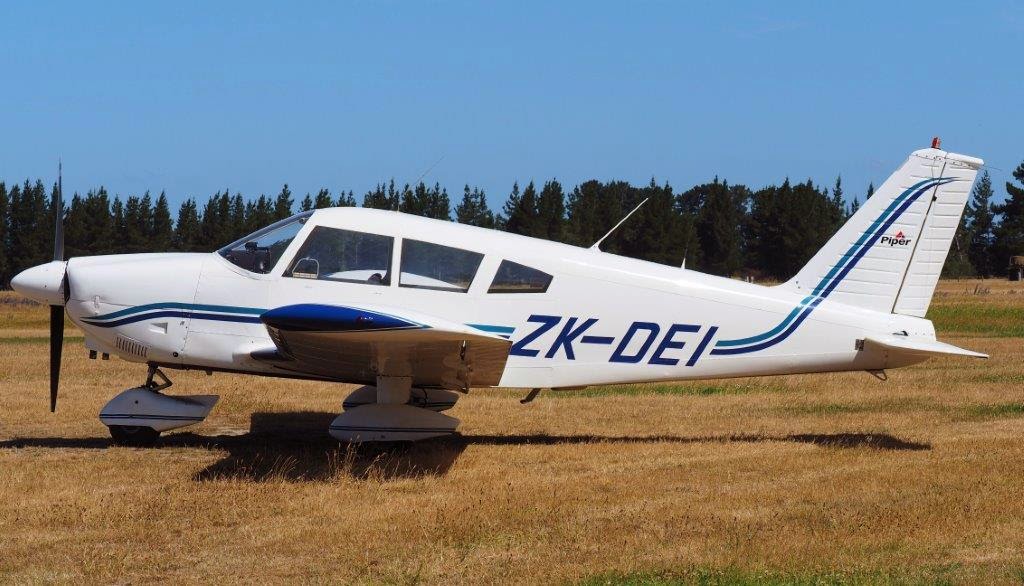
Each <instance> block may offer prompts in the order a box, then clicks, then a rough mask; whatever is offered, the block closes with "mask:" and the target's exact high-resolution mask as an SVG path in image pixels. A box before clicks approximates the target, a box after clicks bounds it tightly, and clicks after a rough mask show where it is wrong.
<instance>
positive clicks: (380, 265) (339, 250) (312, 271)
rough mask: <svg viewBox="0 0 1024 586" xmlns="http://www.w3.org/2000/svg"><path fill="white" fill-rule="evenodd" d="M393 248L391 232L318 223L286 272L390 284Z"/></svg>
mask: <svg viewBox="0 0 1024 586" xmlns="http://www.w3.org/2000/svg"><path fill="white" fill-rule="evenodd" d="M393 248H394V238H392V237H391V236H381V235H379V234H367V233H365V232H354V231H352V230H341V229H339V228H328V227H326V226H317V227H315V228H313V231H312V232H310V234H309V237H308V238H306V241H305V242H303V243H302V247H301V248H300V249H299V252H298V254H296V255H295V259H294V260H293V261H292V263H291V266H290V267H288V270H287V271H285V273H284V276H286V277H293V278H296V279H318V280H321V281H341V282H344V283H365V284H368V285H388V284H390V283H391V253H392V249H393Z"/></svg>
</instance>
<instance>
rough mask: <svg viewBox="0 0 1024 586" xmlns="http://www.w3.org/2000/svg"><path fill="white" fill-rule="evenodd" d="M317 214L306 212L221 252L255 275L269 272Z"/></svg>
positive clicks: (263, 230) (240, 240)
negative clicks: (310, 218) (307, 222)
mask: <svg viewBox="0 0 1024 586" xmlns="http://www.w3.org/2000/svg"><path fill="white" fill-rule="evenodd" d="M311 215H313V212H311V211H310V212H302V213H301V214H296V215H294V216H291V217H290V218H285V219H283V220H281V221H279V222H274V223H273V224H271V225H269V226H267V227H266V228H262V229H260V230H257V231H255V232H253V233H252V234H249V235H248V236H246V237H245V238H241V239H239V240H235V241H234V242H232V243H231V244H228V245H227V246H225V247H224V248H221V249H220V250H218V251H217V254H219V255H221V256H223V257H224V258H225V259H227V260H228V261H229V262H231V263H232V264H234V265H236V266H238V267H241V268H243V269H245V270H247V271H251V272H253V273H259V274H261V275H265V274H267V273H269V272H270V271H271V270H272V269H273V268H274V265H276V264H277V261H279V260H280V259H281V255H282V254H284V251H285V250H286V249H287V248H288V245H289V244H291V243H292V240H294V239H295V236H296V235H298V233H299V230H302V226H304V225H305V223H306V220H308V219H309V216H311Z"/></svg>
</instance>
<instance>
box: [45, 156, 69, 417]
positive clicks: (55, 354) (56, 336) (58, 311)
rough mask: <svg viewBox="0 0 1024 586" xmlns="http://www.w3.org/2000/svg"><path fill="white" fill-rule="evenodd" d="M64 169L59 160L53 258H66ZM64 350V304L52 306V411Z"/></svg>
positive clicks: (64, 281) (64, 283)
mask: <svg viewBox="0 0 1024 586" xmlns="http://www.w3.org/2000/svg"><path fill="white" fill-rule="evenodd" d="M62 175H63V169H62V164H61V162H60V161H58V162H57V190H56V191H54V193H53V199H52V201H51V202H50V207H52V208H53V216H54V229H53V231H54V236H53V260H55V261H63V260H64V194H63V191H64V189H63V185H62ZM63 289H64V301H65V302H66V301H67V300H68V294H69V293H70V291H69V290H68V274H67V267H65V269H64V279H63ZM63 350H64V306H62V305H51V306H50V412H51V413H53V412H54V411H56V410H57V387H58V386H59V384H60V357H61V353H62V351H63Z"/></svg>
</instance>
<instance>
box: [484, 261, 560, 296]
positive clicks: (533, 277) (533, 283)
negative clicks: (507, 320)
mask: <svg viewBox="0 0 1024 586" xmlns="http://www.w3.org/2000/svg"><path fill="white" fill-rule="evenodd" d="M550 284H551V275H549V274H547V273H545V272H543V271H538V270H537V269H531V268H530V267H528V266H525V265H521V264H519V263H515V262H512V261H510V260H503V261H501V265H500V266H499V267H498V272H497V273H495V274H494V280H493V281H491V286H490V288H489V289H487V292H488V293H543V292H545V291H547V290H548V286H549V285H550Z"/></svg>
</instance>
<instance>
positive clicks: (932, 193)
mask: <svg viewBox="0 0 1024 586" xmlns="http://www.w3.org/2000/svg"><path fill="white" fill-rule="evenodd" d="M982 164H983V162H982V160H981V159H976V158H974V157H968V156H965V155H958V154H955V153H948V152H945V151H941V150H939V149H935V148H930V149H922V150H919V151H915V152H913V153H911V155H910V157H909V158H908V159H907V161H906V162H905V163H903V165H902V166H901V167H900V168H899V169H898V170H897V171H896V172H895V173H893V174H892V175H891V176H890V177H889V178H888V179H887V180H886V181H885V183H883V184H882V186H881V187H879V188H878V191H876V192H875V194H874V195H873V196H872V197H871V198H870V199H868V200H867V201H866V202H865V203H864V205H863V206H861V208H860V209H859V210H858V211H857V213H856V214H854V215H853V217H851V218H850V219H849V220H848V221H847V222H846V224H844V225H843V227H842V228H840V229H839V232H837V233H836V235H835V236H833V237H832V239H831V240H829V241H828V242H827V243H826V244H825V246H824V247H823V248H822V249H821V250H819V251H818V253H817V254H815V255H814V258H812V259H811V260H810V262H808V263H807V265H806V266H804V268H802V269H800V272H799V273H797V275H796V276H795V277H793V278H792V279H791V280H789V281H788V282H786V283H785V284H783V285H781V286H782V287H788V288H793V289H797V290H800V291H806V292H807V294H808V295H809V296H813V297H815V298H819V299H824V298H826V297H827V298H829V299H834V300H836V301H840V302H842V303H846V304H848V305H855V306H858V307H865V308H868V309H873V310H876V311H884V312H889V313H899V314H903V315H913V316H918V317H923V316H924V314H925V313H926V312H927V311H928V305H929V304H930V303H931V299H932V294H933V293H934V292H935V284H936V282H938V280H939V273H940V272H941V271H942V265H943V264H944V263H945V262H946V255H947V254H948V253H949V245H950V243H951V242H952V241H953V235H954V233H955V232H956V229H957V226H958V225H959V224H960V217H961V216H962V215H963V212H964V206H965V205H966V203H967V198H968V195H969V193H970V190H971V185H972V184H973V183H974V177H975V175H977V173H978V168H979V167H981V165H982Z"/></svg>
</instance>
